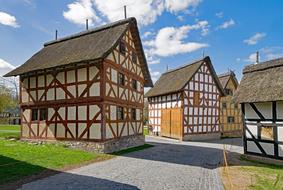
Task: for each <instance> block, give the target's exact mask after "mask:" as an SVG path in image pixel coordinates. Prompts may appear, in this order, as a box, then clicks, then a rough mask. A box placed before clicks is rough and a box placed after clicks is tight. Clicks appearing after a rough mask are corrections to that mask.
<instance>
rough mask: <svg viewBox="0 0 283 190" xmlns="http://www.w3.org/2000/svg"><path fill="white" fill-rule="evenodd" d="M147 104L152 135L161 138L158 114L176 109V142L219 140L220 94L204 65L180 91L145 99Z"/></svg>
mask: <svg viewBox="0 0 283 190" xmlns="http://www.w3.org/2000/svg"><path fill="white" fill-rule="evenodd" d="M148 102H149V125H151V126H152V128H153V132H154V134H156V135H160V134H161V135H162V126H161V123H162V122H161V113H162V110H169V109H174V108H180V109H181V110H182V115H181V116H182V117H181V118H182V120H183V121H182V125H181V130H180V131H181V132H182V134H181V137H180V139H184V140H192V139H193V138H192V136H198V135H199V136H205V135H207V137H206V138H210V137H208V136H209V135H210V136H211V138H219V137H220V124H219V113H220V92H219V89H218V87H217V85H216V83H215V81H214V79H213V77H212V73H211V71H210V69H209V67H208V66H207V63H205V62H204V63H202V64H201V66H200V67H199V68H198V70H196V73H195V74H194V75H193V76H192V78H191V79H190V80H189V81H188V82H187V83H186V84H185V86H184V88H183V89H182V90H180V91H179V92H176V93H170V94H167V95H166V94H165V95H160V96H155V97H149V98H148ZM167 136H168V135H167ZM212 136H213V137H212ZM194 139H196V138H194ZM204 139H205V138H204Z"/></svg>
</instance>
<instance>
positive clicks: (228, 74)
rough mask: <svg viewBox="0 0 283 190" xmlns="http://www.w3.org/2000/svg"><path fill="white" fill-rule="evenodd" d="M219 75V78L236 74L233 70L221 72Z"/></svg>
mask: <svg viewBox="0 0 283 190" xmlns="http://www.w3.org/2000/svg"><path fill="white" fill-rule="evenodd" d="M217 76H218V78H221V77H227V76H235V73H234V72H233V71H228V72H226V73H221V74H219V75H217Z"/></svg>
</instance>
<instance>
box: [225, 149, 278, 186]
mask: <svg viewBox="0 0 283 190" xmlns="http://www.w3.org/2000/svg"><path fill="white" fill-rule="evenodd" d="M228 163H229V166H228V167H227V168H222V170H221V176H222V182H223V184H224V186H225V189H251V190H267V189H272V190H283V166H280V165H274V164H267V163H262V162H258V161H253V160H250V159H247V158H246V157H245V156H243V155H233V154H231V155H230V157H229V160H228Z"/></svg>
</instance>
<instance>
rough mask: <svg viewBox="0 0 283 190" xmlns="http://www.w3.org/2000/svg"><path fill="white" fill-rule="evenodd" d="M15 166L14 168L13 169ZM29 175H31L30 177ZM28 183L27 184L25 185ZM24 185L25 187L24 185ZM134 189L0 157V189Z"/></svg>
mask: <svg viewBox="0 0 283 190" xmlns="http://www.w3.org/2000/svg"><path fill="white" fill-rule="evenodd" d="M15 166H16V167H15ZM31 173H32V174H33V175H31ZM55 174H60V177H57V178H52V177H51V178H48V180H45V179H43V180H40V181H39V182H34V183H30V182H32V181H35V180H38V179H42V178H45V177H48V176H51V175H55ZM27 183H28V184H27ZM24 184H25V185H24ZM17 188H23V189H41V190H45V189H46V190H47V189H52V190H57V189H58V190H61V189H102V190H109V189H134V190H137V189H138V188H137V187H136V186H133V185H129V184H124V183H119V182H115V181H111V180H106V179H100V178H96V177H91V176H84V175H78V174H73V173H67V172H61V171H56V170H51V169H48V168H44V167H41V166H37V165H32V164H30V163H26V162H23V161H19V160H15V159H11V158H9V157H4V156H1V155H0V189H1V190H2V189H17Z"/></svg>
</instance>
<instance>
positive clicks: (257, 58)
mask: <svg viewBox="0 0 283 190" xmlns="http://www.w3.org/2000/svg"><path fill="white" fill-rule="evenodd" d="M258 63H259V52H258V51H257V52H256V61H255V64H258Z"/></svg>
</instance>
